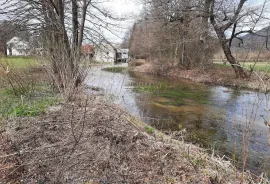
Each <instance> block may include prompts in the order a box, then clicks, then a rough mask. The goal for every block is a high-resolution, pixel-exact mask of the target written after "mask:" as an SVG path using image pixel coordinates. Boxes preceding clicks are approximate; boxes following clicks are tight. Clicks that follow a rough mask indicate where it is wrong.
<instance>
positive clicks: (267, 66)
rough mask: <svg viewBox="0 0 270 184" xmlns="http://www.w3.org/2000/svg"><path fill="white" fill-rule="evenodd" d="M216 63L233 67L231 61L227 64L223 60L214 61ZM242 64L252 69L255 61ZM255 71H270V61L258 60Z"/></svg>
mask: <svg viewBox="0 0 270 184" xmlns="http://www.w3.org/2000/svg"><path fill="white" fill-rule="evenodd" d="M214 64H215V65H218V66H221V67H231V65H230V63H228V62H227V63H226V65H225V64H224V63H223V62H214ZM240 64H241V66H243V67H244V68H245V69H251V68H252V67H253V65H254V62H240ZM254 71H264V72H265V71H270V63H269V62H257V63H256V64H255V67H254Z"/></svg>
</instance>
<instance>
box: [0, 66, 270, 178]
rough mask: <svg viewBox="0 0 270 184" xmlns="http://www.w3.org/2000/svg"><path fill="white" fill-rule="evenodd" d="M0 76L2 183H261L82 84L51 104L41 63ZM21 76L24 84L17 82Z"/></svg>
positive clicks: (53, 97) (52, 95)
mask: <svg viewBox="0 0 270 184" xmlns="http://www.w3.org/2000/svg"><path fill="white" fill-rule="evenodd" d="M4 69H6V68H4ZM4 69H3V70H4ZM4 71H6V70H4ZM1 75H2V76H1V77H3V78H4V79H5V80H3V81H2V83H1V87H2V86H4V87H3V88H1V94H2V96H1V103H0V104H1V105H0V106H1V108H0V109H1V112H0V113H1V117H2V119H1V121H2V124H1V129H0V134H1V135H0V171H1V172H0V181H1V182H3V183H240V182H242V183H248V182H251V183H252V182H253V183H258V182H260V181H262V183H263V182H264V183H266V181H264V180H263V179H262V178H255V177H253V178H251V176H250V174H248V173H243V174H241V173H240V172H239V171H238V170H237V169H235V168H234V167H233V165H232V164H231V163H230V162H228V161H225V160H223V159H221V158H220V157H218V156H217V155H212V156H211V155H209V154H208V153H207V152H206V151H205V150H203V149H202V148H199V147H197V146H195V145H192V144H187V143H185V142H183V141H182V136H181V132H178V133H177V134H172V135H165V134H163V133H162V132H159V131H157V130H155V129H154V128H153V127H150V126H149V125H147V124H145V123H144V122H141V121H139V120H137V119H136V118H134V117H132V116H131V115H129V114H128V113H127V112H126V111H125V110H123V109H122V108H121V107H119V106H117V105H115V104H112V103H110V102H108V99H107V98H106V97H105V96H104V95H102V94H101V95H95V94H91V95H86V94H84V92H83V89H82V91H81V93H78V94H77V96H76V98H75V99H74V101H72V102H69V103H64V102H61V103H59V102H60V101H61V98H59V97H58V94H57V93H55V92H54V91H53V89H52V88H51V87H50V85H49V84H50V82H49V80H48V78H47V77H46V73H45V72H44V71H43V70H42V68H38V69H37V67H34V68H32V67H17V68H16V69H15V68H10V71H9V72H4V73H2V74H1ZM12 76H16V77H15V78H14V77H12ZM18 76H20V78H19V77H18ZM8 79H10V80H11V82H12V83H9V82H8V81H9V80H8ZM15 79H16V80H15ZM21 79H24V80H21ZM18 80H19V81H20V82H18ZM23 81H28V82H30V83H27V82H26V83H23V84H24V85H23V88H22V86H21V85H19V84H20V83H22V82H23ZM11 84H14V85H11ZM151 89H152V88H151ZM151 89H148V90H151ZM138 90H142V89H138ZM196 99H197V96H196ZM198 100H200V98H199V97H198ZM254 179H255V180H256V181H254ZM1 182H0V183H1Z"/></svg>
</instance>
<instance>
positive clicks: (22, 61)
mask: <svg viewBox="0 0 270 184" xmlns="http://www.w3.org/2000/svg"><path fill="white" fill-rule="evenodd" d="M0 64H3V65H8V66H10V67H11V68H26V67H30V66H31V67H33V66H38V62H37V60H36V59H35V58H33V57H16V56H8V57H0Z"/></svg>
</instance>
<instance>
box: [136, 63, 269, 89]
mask: <svg viewBox="0 0 270 184" xmlns="http://www.w3.org/2000/svg"><path fill="white" fill-rule="evenodd" d="M133 71H135V72H142V73H149V74H158V75H165V76H169V77H173V78H184V79H189V80H192V81H194V82H199V83H206V84H213V85H224V86H231V87H239V88H248V89H254V90H261V91H265V89H266V90H269V89H267V86H269V85H270V78H269V77H267V76H264V73H260V72H258V73H256V74H253V75H252V76H251V78H250V79H236V78H235V73H234V71H233V70H232V69H231V68H230V67H224V66H212V67H211V68H209V69H207V70H206V69H205V70H203V69H192V70H182V69H179V68H177V67H165V70H161V69H159V68H158V67H157V66H154V65H153V64H152V63H150V62H148V63H146V64H144V65H141V66H138V67H135V68H134V69H133ZM160 71H162V72H160Z"/></svg>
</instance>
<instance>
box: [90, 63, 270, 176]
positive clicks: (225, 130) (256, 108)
mask: <svg viewBox="0 0 270 184" xmlns="http://www.w3.org/2000/svg"><path fill="white" fill-rule="evenodd" d="M85 84H86V85H87V86H90V87H91V88H92V87H94V88H95V89H102V93H104V92H105V94H106V95H107V97H108V100H111V101H112V102H114V103H116V104H119V105H121V106H122V107H123V108H124V109H126V110H127V111H128V112H129V113H130V114H132V115H134V116H136V117H137V118H140V119H141V120H143V121H144V122H146V123H148V124H149V125H150V126H153V127H154V128H156V129H159V130H161V131H163V132H166V133H173V132H179V131H182V132H186V135H185V138H184V140H185V141H188V142H192V143H194V144H198V145H200V146H201V147H204V148H206V149H207V150H209V152H210V153H213V152H214V153H215V154H218V155H220V156H221V157H222V156H223V155H224V156H225V157H226V159H228V160H231V161H232V162H233V163H235V165H236V166H237V167H239V168H241V167H242V166H243V155H246V156H247V163H246V168H247V169H249V170H251V171H252V172H253V173H255V174H259V173H261V172H264V173H269V165H270V164H269V162H270V161H269V160H268V159H269V146H268V127H267V126H266V125H265V120H267V119H268V118H267V117H268V116H267V110H266V109H268V108H267V103H266V102H267V101H268V102H269V100H267V95H265V94H263V93H259V92H255V91H249V90H240V89H237V88H228V87H223V86H210V85H205V84H200V83H194V82H191V81H188V80H184V79H173V78H167V77H164V76H162V77H161V76H152V75H147V74H142V73H134V72H128V71H123V72H120V73H118V72H117V73H114V72H107V71H103V70H101V67H100V68H97V67H96V68H93V69H91V71H90V73H89V75H88V76H87V78H86V80H85ZM112 113H113V112H112ZM183 130H185V131H183Z"/></svg>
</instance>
